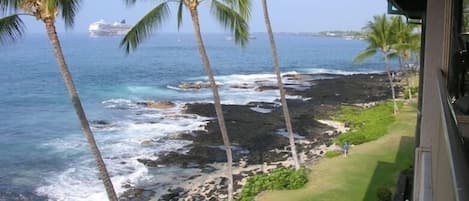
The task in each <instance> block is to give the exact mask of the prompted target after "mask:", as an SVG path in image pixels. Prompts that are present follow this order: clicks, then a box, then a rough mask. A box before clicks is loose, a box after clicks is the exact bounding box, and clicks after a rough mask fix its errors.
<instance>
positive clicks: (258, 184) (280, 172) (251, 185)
mask: <svg viewBox="0 0 469 201" xmlns="http://www.w3.org/2000/svg"><path fill="white" fill-rule="evenodd" d="M307 181H308V178H307V175H306V172H305V170H303V169H301V170H293V169H287V168H279V169H276V170H274V171H273V172H271V173H270V174H261V175H256V176H253V177H250V178H249V179H248V180H247V182H246V185H244V187H243V190H242V191H241V194H240V197H239V198H238V199H237V201H254V198H255V197H256V195H257V194H259V193H260V192H262V191H266V190H293V189H299V188H301V187H303V186H304V185H305V184H306V182H307Z"/></svg>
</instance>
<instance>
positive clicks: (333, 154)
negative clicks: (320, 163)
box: [324, 150, 343, 158]
mask: <svg viewBox="0 0 469 201" xmlns="http://www.w3.org/2000/svg"><path fill="white" fill-rule="evenodd" d="M342 154H343V152H342V151H339V150H333V151H327V152H326V153H325V154H324V156H325V157H326V158H334V157H336V156H340V155H342Z"/></svg>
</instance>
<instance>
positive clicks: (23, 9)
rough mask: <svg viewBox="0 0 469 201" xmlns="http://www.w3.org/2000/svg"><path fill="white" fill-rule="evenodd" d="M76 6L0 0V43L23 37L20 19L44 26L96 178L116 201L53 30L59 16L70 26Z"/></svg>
mask: <svg viewBox="0 0 469 201" xmlns="http://www.w3.org/2000/svg"><path fill="white" fill-rule="evenodd" d="M80 3H81V1H80V0H0V12H1V14H2V15H6V16H5V17H2V18H0V42H1V43H2V44H5V43H6V42H9V41H14V40H16V39H18V38H19V37H20V36H22V35H23V33H24V31H25V24H24V23H23V21H22V19H21V16H32V17H35V18H36V19H37V20H39V21H41V22H43V23H44V24H45V28H46V30H47V35H48V37H49V41H50V43H51V45H52V48H53V50H54V54H55V57H56V59H57V63H58V65H59V69H60V72H61V74H62V78H63V79H64V81H65V85H66V87H67V90H68V93H69V95H70V97H71V99H72V103H73V107H74V108H75V112H76V113H77V115H78V119H79V120H80V124H81V127H82V129H83V132H84V134H85V137H86V139H87V141H88V144H89V146H90V148H91V152H92V154H93V156H94V158H95V160H96V163H97V166H98V170H99V173H100V178H101V179H102V180H103V183H104V186H105V188H106V192H107V195H108V198H109V200H111V201H117V195H116V193H115V191H114V187H113V185H112V182H111V179H110V178H109V174H108V172H107V169H106V165H105V163H104V161H103V158H102V157H101V153H100V151H99V149H98V146H97V145H96V141H95V139H94V136H93V133H92V131H91V129H90V125H89V123H88V120H87V118H86V115H85V111H84V110H83V107H82V105H81V102H80V98H79V96H78V92H77V90H76V88H75V85H74V83H73V80H72V76H71V74H70V71H69V70H68V66H67V63H66V62H65V58H64V55H63V52H62V47H61V45H60V40H59V38H58V35H57V32H56V28H55V21H56V19H57V15H58V14H59V13H60V15H61V17H62V19H63V20H64V22H65V25H66V27H68V28H70V27H72V26H73V24H74V18H75V15H76V13H77V11H78V8H79V5H80Z"/></svg>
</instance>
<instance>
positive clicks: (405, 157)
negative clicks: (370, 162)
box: [363, 136, 415, 201]
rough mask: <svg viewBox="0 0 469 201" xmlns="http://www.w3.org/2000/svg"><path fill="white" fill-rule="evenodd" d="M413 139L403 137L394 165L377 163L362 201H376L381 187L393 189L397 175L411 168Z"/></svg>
mask: <svg viewBox="0 0 469 201" xmlns="http://www.w3.org/2000/svg"><path fill="white" fill-rule="evenodd" d="M414 142H415V138H414V137H407V136H403V137H401V139H400V143H399V150H398V152H397V155H396V158H395V161H394V163H389V162H383V161H378V164H376V168H375V171H374V174H373V177H372V178H371V181H370V184H369V185H368V189H367V191H366V194H365V197H364V198H363V201H377V200H378V197H377V193H376V192H377V190H378V189H379V188H380V187H381V188H382V187H384V188H388V189H393V188H394V187H395V186H396V183H397V178H398V177H399V173H400V172H401V171H403V170H405V169H408V168H410V167H412V165H413V161H414V147H415V143H414Z"/></svg>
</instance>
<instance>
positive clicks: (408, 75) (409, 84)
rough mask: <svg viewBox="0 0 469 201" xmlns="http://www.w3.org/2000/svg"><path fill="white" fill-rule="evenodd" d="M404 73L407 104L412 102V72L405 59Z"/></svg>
mask: <svg viewBox="0 0 469 201" xmlns="http://www.w3.org/2000/svg"><path fill="white" fill-rule="evenodd" d="M404 66H405V68H404V72H405V77H406V82H407V88H408V89H407V92H408V93H409V102H412V87H413V85H412V82H411V79H412V72H411V70H410V65H409V60H408V59H405V60H404Z"/></svg>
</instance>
